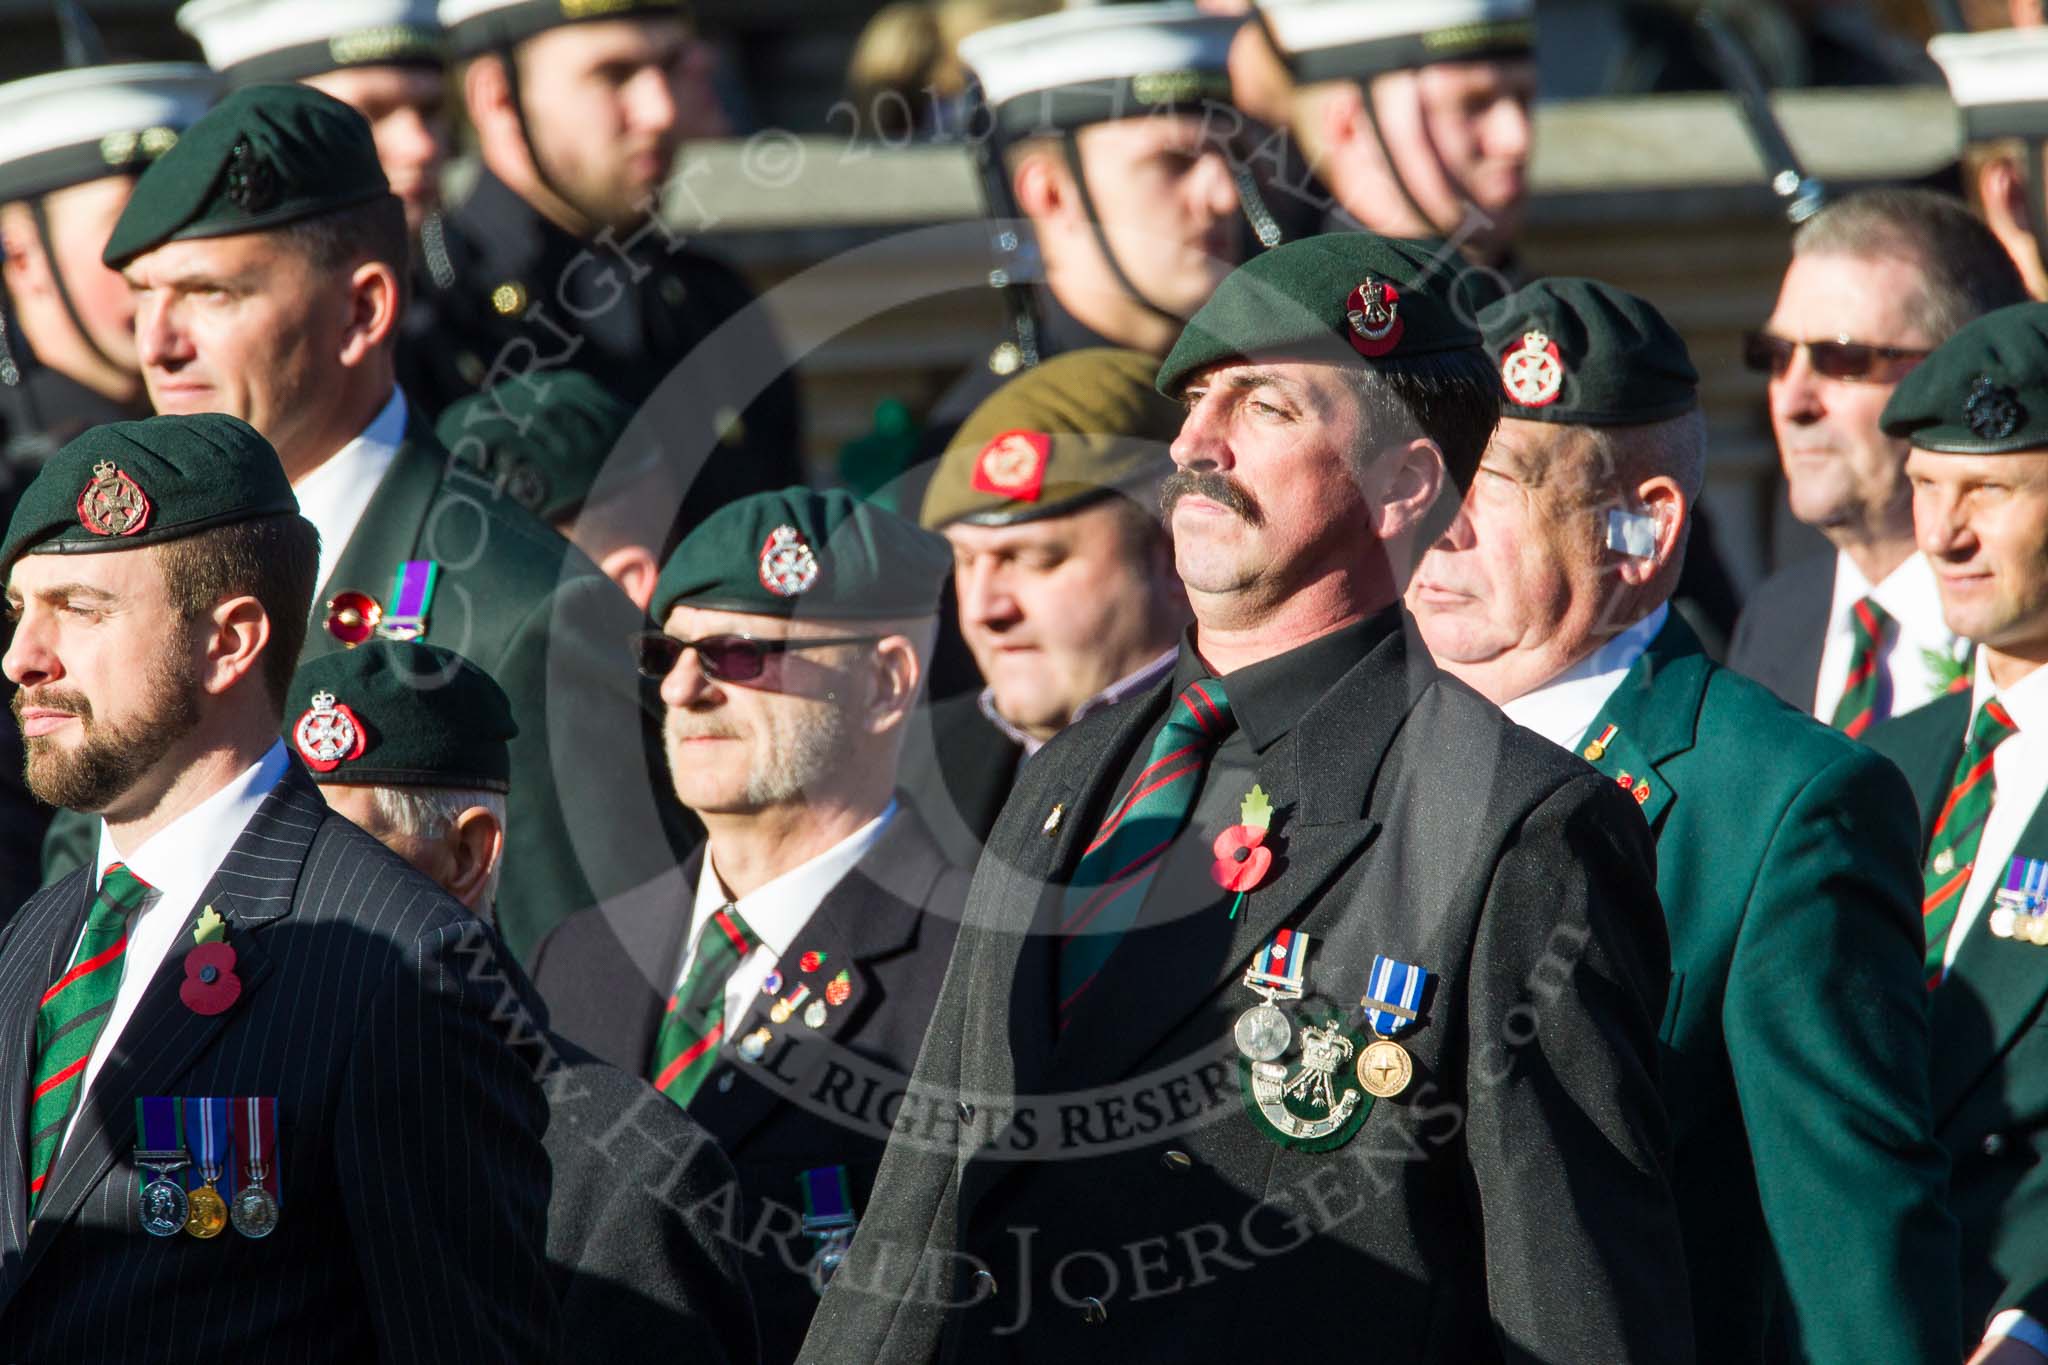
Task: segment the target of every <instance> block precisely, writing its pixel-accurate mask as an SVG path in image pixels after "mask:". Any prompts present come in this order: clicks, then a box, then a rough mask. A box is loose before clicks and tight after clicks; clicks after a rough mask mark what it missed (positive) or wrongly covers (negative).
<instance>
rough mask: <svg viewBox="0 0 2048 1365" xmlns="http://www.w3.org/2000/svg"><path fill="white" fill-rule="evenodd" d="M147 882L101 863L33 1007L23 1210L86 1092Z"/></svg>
mask: <svg viewBox="0 0 2048 1365" xmlns="http://www.w3.org/2000/svg"><path fill="white" fill-rule="evenodd" d="M149 890H150V887H149V883H148V882H145V881H144V880H142V878H140V877H138V876H136V875H135V874H134V873H133V872H130V871H129V870H128V869H127V868H126V867H124V866H122V865H121V864H120V863H114V864H113V865H111V866H110V867H108V868H107V875H106V876H104V877H102V878H101V879H100V889H99V894H98V895H96V896H94V897H93V900H92V910H91V912H90V913H88V914H87V915H86V917H85V932H84V933H83V934H81V935H80V936H79V939H78V951H77V952H75V953H74V954H72V957H71V967H70V968H69V970H67V971H66V972H65V973H64V975H62V976H60V977H58V978H57V980H56V982H55V983H54V984H53V985H52V986H51V987H50V989H48V990H47V991H44V992H43V1000H42V1004H41V1006H40V1007H39V1008H38V1009H37V1010H36V1065H35V1070H34V1072H33V1073H32V1074H33V1075H34V1077H35V1081H34V1083H33V1084H32V1085H31V1086H30V1088H29V1111H28V1131H29V1142H28V1152H29V1154H28V1211H29V1213H30V1214H31V1215H33V1214H34V1213H35V1211H36V1200H38V1199H39V1198H41V1197H42V1193H43V1182H44V1181H46V1180H48V1179H49V1178H50V1167H51V1166H52V1165H54V1164H55V1163H56V1160H57V1147H58V1144H59V1143H60V1142H62V1140H63V1137H64V1126H65V1124H66V1123H67V1122H69V1121H70V1118H71V1111H72V1109H73V1108H74V1107H75V1106H76V1105H77V1104H78V1097H79V1094H80V1093H81V1092H82V1091H83V1090H84V1089H85V1064H86V1062H87V1060H88V1059H89V1058H91V1056H92V1048H93V1044H94V1043H96V1042H98V1041H99V1037H100V1030H101V1029H103V1028H105V1027H106V1023H107V1016H108V1015H109V1014H111V1013H112V1012H113V1009H114V996H115V994H116V993H117V992H118V991H119V990H120V989H121V965H122V959H123V955H124V954H125V953H126V952H127V951H128V917H129V916H130V915H132V914H133V913H134V912H135V910H136V908H137V907H138V906H140V905H141V904H142V899H143V897H144V896H147V895H148V894H149Z"/></svg>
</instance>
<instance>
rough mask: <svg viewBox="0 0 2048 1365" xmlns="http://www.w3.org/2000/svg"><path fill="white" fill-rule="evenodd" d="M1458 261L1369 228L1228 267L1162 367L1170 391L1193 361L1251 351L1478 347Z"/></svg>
mask: <svg viewBox="0 0 2048 1365" xmlns="http://www.w3.org/2000/svg"><path fill="white" fill-rule="evenodd" d="M1461 264H1462V263H1461V262H1460V260H1459V258H1458V255H1457V253H1456V252H1454V251H1449V250H1447V249H1446V248H1444V247H1443V246H1442V245H1441V244H1432V243H1428V242H1411V241H1403V240H1401V239H1399V238H1392V237H1381V236H1378V235H1376V234H1374V233H1370V232H1330V233H1325V234H1323V235H1322V236H1320V237H1304V238H1301V239H1300V240H1299V241H1293V242H1289V243H1287V245H1285V246H1279V247H1275V248H1273V249H1272V250H1271V251H1267V252H1264V253H1263V254H1261V255H1258V256H1254V257H1253V258H1252V259H1251V260H1249V261H1247V262H1246V263H1245V264H1243V265H1241V266H1239V267H1238V268H1237V269H1236V270H1234V271H1232V272H1231V273H1230V274H1229V275H1228V276H1227V277H1225V279H1224V281H1223V283H1222V284H1220V285H1218V286H1217V288H1216V292H1215V293H1214V294H1212V295H1210V296H1209V301H1208V302H1207V303H1205V304H1203V305H1202V309H1201V311H1200V312H1198V313H1196V314H1195V315H1194V317H1193V318H1191V319H1189V320H1188V325H1187V327H1186V328H1185V329H1183V330H1182V332H1181V334H1180V340H1178V341H1176V342H1175V343H1174V344H1173V350H1172V351H1170V352H1168V354H1167V357H1166V363H1165V364H1164V365H1162V366H1161V367H1160V369H1159V378H1158V381H1157V382H1158V387H1159V391H1160V392H1161V393H1163V394H1167V395H1170V396H1171V395H1177V394H1178V393H1179V392H1180V386H1181V384H1182V383H1183V382H1184V381H1185V380H1186V379H1187V378H1188V376H1190V375H1192V374H1193V373H1194V372H1195V371H1197V370H1200V369H1203V368H1205V367H1207V366H1210V365H1215V364H1218V363H1220V362H1222V361H1234V360H1246V359H1251V358H1254V357H1259V358H1279V357H1283V356H1284V357H1287V358H1289V359H1295V360H1319V361H1323V362H1326V363H1331V364H1348V365H1359V366H1361V367H1377V366H1379V365H1382V364H1388V363H1397V362H1399V361H1403V360H1408V359H1412V358H1414V357H1416V356H1423V355H1436V354H1441V353H1443V352H1446V351H1476V350H1477V349H1478V348H1479V332H1478V329H1476V328H1475V327H1473V326H1472V325H1471V324H1470V323H1468V322H1466V321H1465V319H1464V318H1463V317H1462V316H1460V315H1459V312H1458V308H1457V306H1456V303H1455V298H1456V296H1455V295H1454V293H1453V290H1454V289H1455V287H1456V286H1455V281H1456V277H1457V276H1458V274H1459V271H1460V269H1461Z"/></svg>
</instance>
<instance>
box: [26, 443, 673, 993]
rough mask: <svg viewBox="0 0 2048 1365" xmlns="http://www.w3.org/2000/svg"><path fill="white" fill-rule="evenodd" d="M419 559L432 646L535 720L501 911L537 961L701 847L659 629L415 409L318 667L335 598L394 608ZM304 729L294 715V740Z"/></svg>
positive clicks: (322, 632) (511, 827)
mask: <svg viewBox="0 0 2048 1365" xmlns="http://www.w3.org/2000/svg"><path fill="white" fill-rule="evenodd" d="M410 559H432V560H435V561H437V562H439V564H440V566H441V572H440V578H439V581H438V586H437V587H436V588H435V592H434V602H433V608H432V610H431V612H430V613H429V619H428V623H427V633H426V636H425V639H426V640H427V641H428V642H430V643H432V644H437V645H441V646H443V647H444V648H447V649H452V650H454V651H455V652H456V653H458V654H461V655H463V656H464V657H465V658H467V659H469V660H471V661H472V662H473V663H475V664H476V665H477V666H478V667H480V668H482V669H483V670H484V671H485V672H487V673H489V674H490V675H491V677H492V678H494V679H496V680H497V683H498V685H499V686H500V687H502V688H504V689H505V695H506V696H507V697H508V698H509V699H510V700H511V702H512V717H513V719H514V720H515V721H516V722H517V723H518V726H519V734H518V736H517V737H516V738H515V739H513V740H512V742H511V751H512V791H511V794H510V795H509V796H508V797H507V798H506V801H505V814H506V830H505V872H504V877H503V880H502V882H501V884H500V889H499V892H498V903H497V917H498V928H499V931H500V932H501V933H502V934H503V935H504V937H505V941H506V943H507V944H509V945H510V946H511V948H512V951H513V952H514V953H516V954H523V953H524V952H525V951H526V950H527V949H529V948H530V947H531V946H532V945H533V944H534V943H536V942H538V941H539V939H540V936H541V935H542V934H543V933H545V932H546V931H547V930H548V929H550V928H552V927H553V926H554V925H555V924H557V923H559V922H560V921H561V919H562V918H563V917H564V916H566V915H568V914H570V913H571V912H573V911H575V910H578V909H581V908H582V907H584V906H587V905H593V904H596V903H597V901H599V900H601V899H604V898H607V897H610V896H613V895H616V894H618V893H620V892H622V891H625V890H627V889H629V888H632V887H635V886H640V885H642V884H644V883H646V882H648V881H650V880H652V879H653V878H654V877H656V876H659V875H660V874H661V873H662V872H663V871H666V870H668V869H669V868H671V867H673V866H674V864H675V860H676V856H677V855H676V848H677V847H678V846H681V847H684V848H687V847H688V845H689V843H690V842H692V839H691V836H690V834H689V833H687V832H686V831H687V828H688V827H687V824H686V823H685V822H683V821H682V820H680V819H679V818H678V810H677V807H676V803H675V802H674V800H672V799H669V798H668V779H667V776H666V772H665V770H664V769H663V768H662V767H660V766H659V765H660V763H661V758H660V752H661V749H660V724H661V721H660V715H661V712H660V707H659V705H658V703H657V702H656V700H655V698H654V695H653V692H652V690H651V689H652V684H643V682H642V680H641V679H640V678H639V676H638V675H637V674H636V673H635V672H634V670H633V667H632V660H631V658H630V656H629V655H628V653H627V650H626V636H627V635H628V634H629V633H630V632H632V631H633V630H635V629H637V628H638V627H639V626H641V625H642V624H644V621H643V619H642V617H641V614H640V612H639V611H638V610H636V609H635V608H634V606H633V604H632V603H631V602H630V601H628V600H627V599H626V596H625V594H623V593H621V592H620V591H619V590H618V588H617V587H616V586H615V585H614V584H613V583H612V582H611V580H610V579H608V578H606V577H605V576H604V575H603V574H602V573H601V572H599V571H598V569H597V566H596V565H594V564H592V563H591V562H590V561H589V560H588V559H587V558H585V557H584V555H583V554H582V552H581V551H579V550H577V549H576V548H575V547H574V546H572V545H570V544H569V542H567V541H566V540H563V539H562V538H561V537H560V536H559V535H556V534H555V532H554V531H553V530H552V529H551V528H550V527H548V526H547V525H546V524H545V523H543V522H542V521H540V520H539V519H538V518H536V517H535V516H534V515H533V514H532V513H530V512H528V511H527V510H526V509H525V508H524V507H521V506H520V505H519V504H518V503H517V502H515V501H513V500H512V499H511V498H509V497H506V496H502V495H501V494H500V492H499V491H498V490H497V489H496V488H495V487H494V486H493V485H492V484H490V483H489V482H487V481H485V480H483V479H480V478H478V477H476V476H475V475H474V474H473V473H471V472H470V471H468V470H466V469H461V468H458V467H452V466H451V463H450V461H449V458H448V453H447V451H446V450H445V449H444V448H443V447H442V446H441V445H440V443H439V442H437V441H436V440H435V439H434V436H433V433H432V432H431V431H430V430H429V429H428V428H427V427H426V425H425V421H424V419H423V418H422V417H421V416H420V415H419V414H417V413H415V414H414V415H413V417H412V420H411V422H410V424H409V425H408V427H407V430H406V438H405V441H404V443H403V444H402V445H401V446H400V447H399V448H398V454H397V456H396V457H395V458H394V459H393V460H392V462H391V467H390V469H389V470H388V471H386V473H385V475H384V479H383V481H382V482H381V483H379V484H378V485H377V491H376V493H375V494H374V495H372V497H371V498H370V503H369V506H368V507H367V508H365V509H364V512H363V516H362V520H361V521H360V522H359V523H357V526H356V532H355V534H354V535H353V536H351V537H350V538H349V542H348V544H347V545H346V546H344V547H343V548H342V551H341V554H340V555H339V556H337V557H336V559H335V561H334V568H333V571H332V573H331V575H330V577H329V579H328V581H327V582H326V583H324V584H322V585H321V588H320V591H319V592H318V593H317V594H315V596H314V605H313V618H314V619H313V626H312V629H311V630H310V631H309V632H308V633H307V636H306V647H305V651H304V653H303V654H302V655H301V660H302V661H303V660H305V659H316V658H319V657H320V656H322V655H323V654H330V653H333V652H334V651H336V650H339V649H342V648H344V647H345V646H343V644H342V643H341V641H339V640H337V639H335V638H334V636H333V635H331V634H329V633H328V631H327V630H326V629H325V627H324V625H323V622H324V621H325V618H326V607H325V604H326V603H327V602H328V600H329V599H331V598H332V597H333V596H334V595H335V594H336V593H338V592H341V591H343V590H345V589H355V590H357V591H360V592H366V593H369V594H370V595H371V596H373V597H375V598H376V599H377V600H378V601H380V602H383V601H385V599H386V598H387V597H388V596H389V594H390V591H391V580H392V575H393V574H394V573H395V572H396V571H397V568H398V566H399V565H400V564H402V563H404V562H405V561H407V560H410ZM387 605H388V603H387ZM572 699H573V700H572ZM343 700H346V698H344V699H343ZM297 719H298V717H297V716H295V715H293V716H287V717H285V725H286V728H287V730H289V728H290V726H291V725H292V723H293V722H295V721H296V720H297ZM96 829H97V826H96V824H95V822H93V821H90V820H81V819H79V818H78V817H76V816H71V817H68V818H64V819H60V821H59V822H58V825H57V826H56V827H55V828H54V829H53V831H52V835H51V840H50V843H49V845H48V846H47V848H46V850H45V856H44V876H45V879H46V880H53V879H54V878H55V877H56V876H59V875H61V874H62V873H64V872H67V871H69V870H70V869H71V868H73V867H77V866H80V865H82V864H84V863H85V862H86V861H88V860H89V859H90V858H91V857H92V850H93V843H92V840H93V838H94V837H95V834H96Z"/></svg>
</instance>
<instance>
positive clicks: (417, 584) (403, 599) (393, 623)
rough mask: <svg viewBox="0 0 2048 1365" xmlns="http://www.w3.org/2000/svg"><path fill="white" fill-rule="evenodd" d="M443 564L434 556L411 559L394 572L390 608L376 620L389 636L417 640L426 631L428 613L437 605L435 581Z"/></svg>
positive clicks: (387, 636) (384, 633)
mask: <svg viewBox="0 0 2048 1365" xmlns="http://www.w3.org/2000/svg"><path fill="white" fill-rule="evenodd" d="M440 579H441V566H440V564H438V563H437V562H435V561H434V560H431V559H408V560H407V561H405V563H403V564H401V565H399V566H398V571H397V572H396V573H394V574H393V575H392V576H391V610H390V611H388V612H386V613H385V614H384V619H383V620H382V621H380V622H378V623H377V633H378V634H379V635H381V636H383V637H384V638H385V639H387V640H417V639H420V638H421V637H423V636H424V635H425V634H426V633H427V613H428V612H429V611H431V610H432V609H433V606H434V585H435V584H436V583H438V582H440Z"/></svg>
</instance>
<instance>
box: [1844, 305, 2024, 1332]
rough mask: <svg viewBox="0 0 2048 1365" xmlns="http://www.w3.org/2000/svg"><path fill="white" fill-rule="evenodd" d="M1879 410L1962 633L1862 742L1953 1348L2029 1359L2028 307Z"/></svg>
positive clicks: (1959, 339)
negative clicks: (1893, 769)
mask: <svg viewBox="0 0 2048 1365" xmlns="http://www.w3.org/2000/svg"><path fill="white" fill-rule="evenodd" d="M1883 423H1884V430H1885V433H1886V435H1888V436H1891V437H1894V438H1895V439H1898V440H1901V441H1904V442H1907V443H1909V444H1910V446H1911V450H1910V451H1909V453H1908V454H1907V456H1906V477H1907V478H1908V479H1909V480H1910V481H1911V483H1912V486H1913V533H1914V539H1915V541H1916V542H1917V545H1918V550H1919V553H1921V554H1924V555H1926V556H1927V558H1928V560H1929V562H1931V563H1932V564H1933V566H1934V577H1935V583H1936V584H1937V585H1938V587H1939V588H1940V591H1941V610H1942V615H1943V616H1944V617H1945V618H1946V620H1947V622H1948V625H1949V628H1950V629H1952V630H1954V631H1955V632H1956V634H1958V635H1960V636H1962V637H1963V638H1965V639H1967V640H1969V641H1970V642H1972V643H1973V644H1975V645H1976V647H1977V653H1976V664H1975V670H1974V672H1973V674H1972V676H1971V681H1970V686H1969V688H1968V689H1967V690H1965V691H1961V692H1956V693H1952V694H1950V695H1948V696H1945V697H1941V698H1938V699H1937V700H1935V701H1932V702H1929V703H1928V704H1927V705H1926V706H1924V707H1921V708H1920V709H1919V710H1917V711H1913V712H1911V713H1909V714H1907V715H1904V716H1901V717H1899V718H1898V719H1896V720H1893V721H1891V722H1889V723H1888V724H1885V725H1881V726H1879V727H1878V728H1876V729H1875V730H1873V731H1871V733H1870V737H1869V738H1870V743H1871V744H1872V746H1873V747H1875V748H1876V749H1877V750H1878V751H1879V752H1880V753H1883V754H1885V755H1886V756H1888V757H1889V758H1891V759H1892V760H1893V761H1894V762H1896V763H1897V764H1898V765H1899V767H1900V768H1902V769H1903V770H1904V771H1905V774H1906V778H1907V780H1908V781H1909V782H1911V783H1912V786H1913V793H1914V795H1915V796H1916V797H1917V798H1918V799H1919V806H1920V815H1921V825H1922V835H1921V839H1920V841H1919V843H1918V844H1917V847H1918V848H1919V849H1920V851H1921V858H1922V869H1923V880H1922V884H1921V885H1922V900H1921V910H1922V923H1923V925H1924V926H1925V929H1926V935H1925V937H1926V945H1927V949H1926V951H1927V956H1926V960H1925V962H1924V964H1923V966H1924V968H1925V972H1926V977H1927V981H1928V983H1929V985H1930V986H1931V987H1932V989H1933V994H1932V996H1931V997H1930V999H1931V1001H1932V1007H1933V1016H1932V1017H1933V1025H1932V1026H1933V1035H1934V1043H1933V1101H1934V1118H1935V1123H1936V1130H1935V1131H1936V1134H1937V1136H1939V1138H1940V1139H1941V1142H1942V1145H1943V1146H1944V1147H1946V1148H1947V1149H1948V1155H1949V1162H1950V1172H1949V1206H1950V1207H1951V1208H1952V1209H1953V1210H1954V1211H1955V1214H1956V1217H1957V1219H1958V1220H1959V1221H1960V1222H1961V1224H1962V1270H1963V1275H1962V1284H1963V1293H1962V1309H1963V1324H1962V1325H1963V1337H1964V1345H1965V1347H1966V1348H1967V1347H1969V1346H1971V1345H1974V1344H1976V1343H1977V1341H1978V1339H1979V1337H1980V1336H1982V1337H1983V1338H1984V1339H1985V1346H1986V1348H1987V1352H1988V1353H1987V1355H1986V1356H1985V1357H1984V1358H1985V1359H1989V1360H1996V1361H2006V1360H2016V1361H2031V1360H2033V1359H2034V1356H2035V1353H2037V1352H2038V1353H2039V1354H2041V1355H2044V1356H2048V1252H2044V1250H2043V1248H2044V1247H2048V1214H2044V1213H2043V1212H2042V1210H2043V1209H2044V1208H2048V1200H2044V1194H2048V1165H2044V1164H2043V1162H2042V1160H2041V1154H2042V1144H2043V1138H2042V1136H2041V1134H2042V1132H2043V1131H2044V1128H2048V1082H2044V1080H2043V1076H2044V1074H2048V1073H2044V1070H2043V1061H2044V1058H2043V1056H2042V1053H2043V1051H2044V1049H2048V1035H2044V1034H2043V1033H2042V1032H2041V1031H2040V1030H2039V1029H2037V1028H2036V1027H2035V1024H2036V1023H2037V1021H2038V1016H2039V1014H2040V1010H2041V1006H2042V1003H2043V1001H2044V1000H2048V948H2043V947H2042V946H2040V945H2042V944H2044V943H2048V918H2043V916H2044V912H2048V897H2044V894H2043V888H2044V887H2048V802H2044V800H2043V793H2044V792H2048V704H2044V699H2048V671H2043V670H2042V668H2041V664H2042V662H2043V661H2044V660H2048V304H2039V303H2025V304H2018V305H2015V306H2013V307H2010V308H2001V309H1999V310H1998V311H1996V312H1993V313H1988V314H1986V315H1985V316H1983V317H1981V318H1979V319H1977V320H1976V321H1975V322H1972V323H1970V324H1969V325H1968V326H1966V327H1964V328H1963V329H1962V330H1961V331H1959V332H1957V333H1956V334H1955V335H1954V336H1953V337H1951V338H1950V339H1949V340H1948V341H1947V342H1945V343H1944V344H1943V345H1942V346H1940V347H1939V348H1938V349H1936V350H1935V352H1934V353H1933V354H1932V355H1930V356H1928V357H1927V359H1926V360H1924V361H1922V362H1921V364H1920V365H1919V367H1918V368H1916V369H1915V370H1914V371H1913V373H1911V374H1910V375H1908V376H1906V378H1905V379H1903V380H1901V381H1900V383H1899V387H1898V389H1897V390H1896V391H1895V392H1894V393H1893V394H1892V399H1891V402H1890V403H1888V404H1886V406H1885V410H1884V418H1883ZM1993 1339H1996V1340H1993ZM1972 1358H1973V1359H1976V1357H1972Z"/></svg>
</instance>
